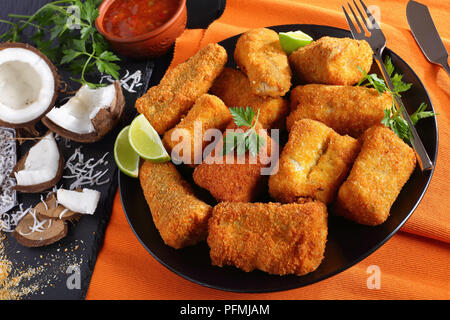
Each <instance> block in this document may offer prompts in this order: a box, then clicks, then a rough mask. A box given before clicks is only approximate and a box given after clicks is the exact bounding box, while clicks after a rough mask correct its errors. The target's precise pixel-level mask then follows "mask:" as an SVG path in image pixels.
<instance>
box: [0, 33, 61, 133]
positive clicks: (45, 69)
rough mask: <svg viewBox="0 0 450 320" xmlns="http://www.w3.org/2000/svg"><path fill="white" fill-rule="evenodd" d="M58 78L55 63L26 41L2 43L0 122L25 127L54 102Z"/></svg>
mask: <svg viewBox="0 0 450 320" xmlns="http://www.w3.org/2000/svg"><path fill="white" fill-rule="evenodd" d="M58 87H59V78H58V76H57V70H56V68H55V66H54V65H53V64H52V62H51V61H50V60H49V59H48V58H47V57H46V56H45V55H44V54H43V53H41V52H40V51H39V50H38V49H36V48H34V47H32V46H30V45H28V44H24V43H18V42H14V43H11V42H6V43H3V44H0V92H1V94H0V125H1V126H4V127H10V128H26V127H31V126H33V125H34V124H35V123H36V122H38V121H39V120H40V119H41V118H42V117H43V116H44V115H45V114H46V113H47V112H48V111H49V110H50V109H51V108H52V107H53V106H54V104H55V101H56V97H57V94H58Z"/></svg>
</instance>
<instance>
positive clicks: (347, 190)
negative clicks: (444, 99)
mask: <svg viewBox="0 0 450 320" xmlns="http://www.w3.org/2000/svg"><path fill="white" fill-rule="evenodd" d="M362 141H363V143H362V147H361V152H360V153H359V155H358V157H357V158H356V160H355V163H354V165H353V168H352V170H351V172H350V175H349V177H348V179H347V181H345V182H344V184H343V185H342V186H341V188H340V189H339V192H338V197H337V204H336V210H335V211H336V213H337V214H339V215H342V216H344V217H346V218H347V219H350V220H353V221H355V222H357V223H361V224H365V225H370V226H375V225H379V224H381V223H383V222H384V221H386V219H387V218H388V216H389V211H390V209H391V206H392V204H393V203H394V201H395V199H396V198H397V196H398V194H399V193H400V191H401V189H402V188H403V185H404V184H405V183H406V181H408V179H409V177H410V175H411V173H412V172H413V170H414V168H415V165H416V157H415V154H414V151H413V150H412V149H411V148H410V147H409V146H408V145H407V144H406V143H404V142H403V141H402V140H401V139H400V138H398V137H397V136H396V135H395V134H394V132H392V131H391V130H390V129H388V128H386V127H384V126H375V127H372V128H370V129H368V130H367V131H366V132H365V133H364V135H363V136H362Z"/></svg>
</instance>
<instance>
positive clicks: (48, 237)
mask: <svg viewBox="0 0 450 320" xmlns="http://www.w3.org/2000/svg"><path fill="white" fill-rule="evenodd" d="M36 217H37V219H38V220H39V221H43V220H48V221H47V222H46V223H44V231H42V232H38V231H34V232H32V233H29V232H30V227H32V226H33V224H34V218H33V216H32V215H31V213H28V214H27V215H26V216H25V217H23V218H22V220H20V222H19V224H18V225H17V227H16V229H15V230H14V232H13V233H12V234H13V236H14V238H16V240H17V241H18V242H19V243H20V244H21V245H23V246H25V247H32V248H33V247H42V246H46V245H49V244H52V243H55V242H57V241H59V240H61V239H62V238H64V237H65V236H66V235H67V230H68V228H67V223H66V222H65V221H63V220H53V219H47V218H45V219H44V218H42V217H41V216H39V215H37V214H36Z"/></svg>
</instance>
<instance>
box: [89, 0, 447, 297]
mask: <svg viewBox="0 0 450 320" xmlns="http://www.w3.org/2000/svg"><path fill="white" fill-rule="evenodd" d="M421 1H422V3H425V4H426V5H427V6H428V7H429V9H430V12H431V15H432V16H433V19H434V21H435V24H436V26H437V29H438V30H439V32H440V35H441V37H442V39H443V41H444V44H445V45H446V47H447V48H450V46H449V39H450V21H449V19H448V15H449V13H450V2H445V1H440V0H427V1H425V0H421ZM365 2H366V3H367V4H370V5H377V6H379V7H380V8H381V27H382V29H383V32H384V33H385V35H386V38H387V44H388V47H389V48H391V49H392V50H394V51H395V52H396V53H398V54H399V55H400V56H401V57H402V58H403V59H405V61H406V62H407V63H408V64H409V65H410V66H411V67H412V68H413V69H414V71H415V72H416V73H417V75H418V76H419V78H420V79H422V81H423V82H424V84H425V86H426V88H427V90H428V93H429V94H430V98H431V100H432V102H433V105H434V107H435V109H436V110H437V112H438V113H439V116H438V117H437V119H438V126H439V151H438V160H437V165H436V170H435V173H434V176H433V178H432V181H431V184H430V186H429V188H428V191H427V192H426V194H425V196H424V198H423V200H422V202H421V203H420V205H419V206H418V208H417V209H416V211H415V212H414V214H413V215H412V216H411V218H410V219H409V221H408V222H407V223H406V224H405V225H404V227H403V228H402V229H401V231H400V232H398V233H397V234H396V235H395V236H394V237H392V238H391V239H390V240H389V241H388V242H387V243H386V244H385V245H383V246H382V247H381V248H380V249H378V250H377V251H376V252H375V253H373V254H372V255H370V256H369V257H368V258H366V259H365V260H363V261H362V262H360V263H358V264H357V265H355V266H353V267H352V268H350V269H347V270H346V271H344V272H342V273H340V274H338V275H336V276H334V277H331V278H329V279H327V280H324V281H322V282H319V283H316V284H313V285H310V286H307V287H304V288H299V289H294V290H289V291H284V292H276V293H267V294H238V293H229V292H222V291H219V290H214V289H209V288H205V287H202V286H200V285H197V284H194V283H191V282H189V281H188V280H185V279H183V278H181V277H179V276H177V275H175V274H173V273H172V272H171V271H169V270H167V269H166V268H165V267H163V266H162V265H160V264H159V263H158V262H157V261H156V260H155V259H153V258H152V257H151V255H150V254H149V253H147V251H146V250H145V249H144V248H143V247H142V245H141V244H140V243H139V241H138V240H137V239H136V237H135V236H134V234H133V232H132V230H131V229H130V227H129V226H128V224H127V221H126V219H125V215H124V213H123V210H122V207H121V203H120V198H119V196H118V195H116V199H115V203H114V208H113V212H112V216H111V221H110V223H109V226H108V228H107V230H106V235H105V243H104V246H103V249H102V250H101V251H100V254H99V257H98V260H97V264H96V267H95V270H94V273H93V276H92V281H91V284H90V287H89V291H88V295H87V299H216V300H217V299H449V298H450V282H449V279H450V268H449V262H450V250H449V249H450V246H449V242H450V214H449V211H448V210H449V209H448V198H449V196H450V184H449V183H448V181H449V180H450V165H449V163H450V99H449V95H450V79H449V77H448V76H447V74H446V73H445V71H444V70H443V69H441V68H440V67H439V66H435V65H432V64H430V63H429V62H428V61H427V60H426V58H425V57H424V56H423V54H422V52H421V51H420V49H419V48H418V46H417V44H416V43H415V41H414V38H413V36H412V34H411V33H410V31H409V26H408V23H407V20H406V13H405V10H406V3H407V0H403V1H395V0H384V1H380V0H374V1H365ZM344 3H346V1H336V0H308V1H294V0H277V1H275V0H246V1H241V0H227V7H226V10H225V12H224V14H223V15H222V17H221V18H220V19H219V20H217V21H215V22H214V23H213V24H212V25H211V26H210V27H209V28H208V29H207V30H206V31H204V30H187V31H186V32H185V33H184V34H183V35H182V36H181V37H180V38H179V39H178V40H177V44H176V47H175V55H174V61H173V63H172V66H173V65H176V64H177V63H180V62H182V61H184V60H186V59H187V58H188V57H189V56H191V55H192V54H193V53H195V52H196V51H197V50H198V49H199V48H201V47H203V46H205V45H206V44H208V43H210V42H217V41H220V40H223V39H225V38H227V37H230V36H233V35H235V34H238V33H241V32H243V31H245V30H247V29H249V28H254V27H262V26H271V25H279V24H294V23H299V24H300V23H305V24H323V25H330V26H335V27H339V28H344V29H348V27H347V24H346V21H345V18H344V15H343V13H342V9H341V5H343V4H344ZM143 214H147V213H145V212H143ZM370 265H377V266H379V268H380V271H381V288H380V289H379V290H377V289H368V288H367V278H368V274H367V268H368V266H370Z"/></svg>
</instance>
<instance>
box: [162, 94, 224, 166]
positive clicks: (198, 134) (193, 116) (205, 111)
mask: <svg viewBox="0 0 450 320" xmlns="http://www.w3.org/2000/svg"><path fill="white" fill-rule="evenodd" d="M231 120H232V117H231V113H230V111H229V110H228V108H227V106H226V105H225V104H224V103H223V101H222V100H220V98H218V97H216V96H213V95H210V94H204V95H202V96H201V97H200V98H198V99H197V101H196V102H195V104H194V106H193V107H192V109H191V110H190V111H189V113H188V114H187V115H186V117H185V118H184V119H183V120H181V122H180V123H179V124H177V125H176V126H175V127H174V128H172V129H170V130H169V131H166V133H165V134H164V137H163V143H164V146H165V147H166V148H167V150H168V151H169V152H171V151H172V149H173V148H174V147H175V146H176V145H178V144H181V145H182V146H183V150H187V149H189V148H190V150H191V155H190V161H187V162H188V163H186V164H189V165H192V166H193V165H194V162H195V164H199V163H201V161H202V155H203V150H204V148H205V147H206V145H207V144H208V141H206V140H205V139H203V137H204V134H205V132H206V131H207V130H208V129H218V130H220V131H223V130H224V129H225V127H226V126H227V125H228V123H229V122H230V121H231ZM196 126H197V127H196ZM183 129H184V130H186V131H183V137H184V134H187V136H188V137H189V138H187V137H186V139H189V140H190V146H189V145H188V144H187V142H185V140H182V139H183V138H180V139H178V138H177V139H176V140H172V134H173V133H174V132H175V133H180V132H181V131H178V132H176V131H175V130H183ZM174 139H175V138H174ZM186 141H187V140H186ZM196 141H200V142H201V147H199V146H198V145H197V146H196V145H195V142H196ZM179 156H180V158H181V157H183V158H184V154H183V152H182V150H181V152H180V155H179ZM194 160H197V161H194Z"/></svg>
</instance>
